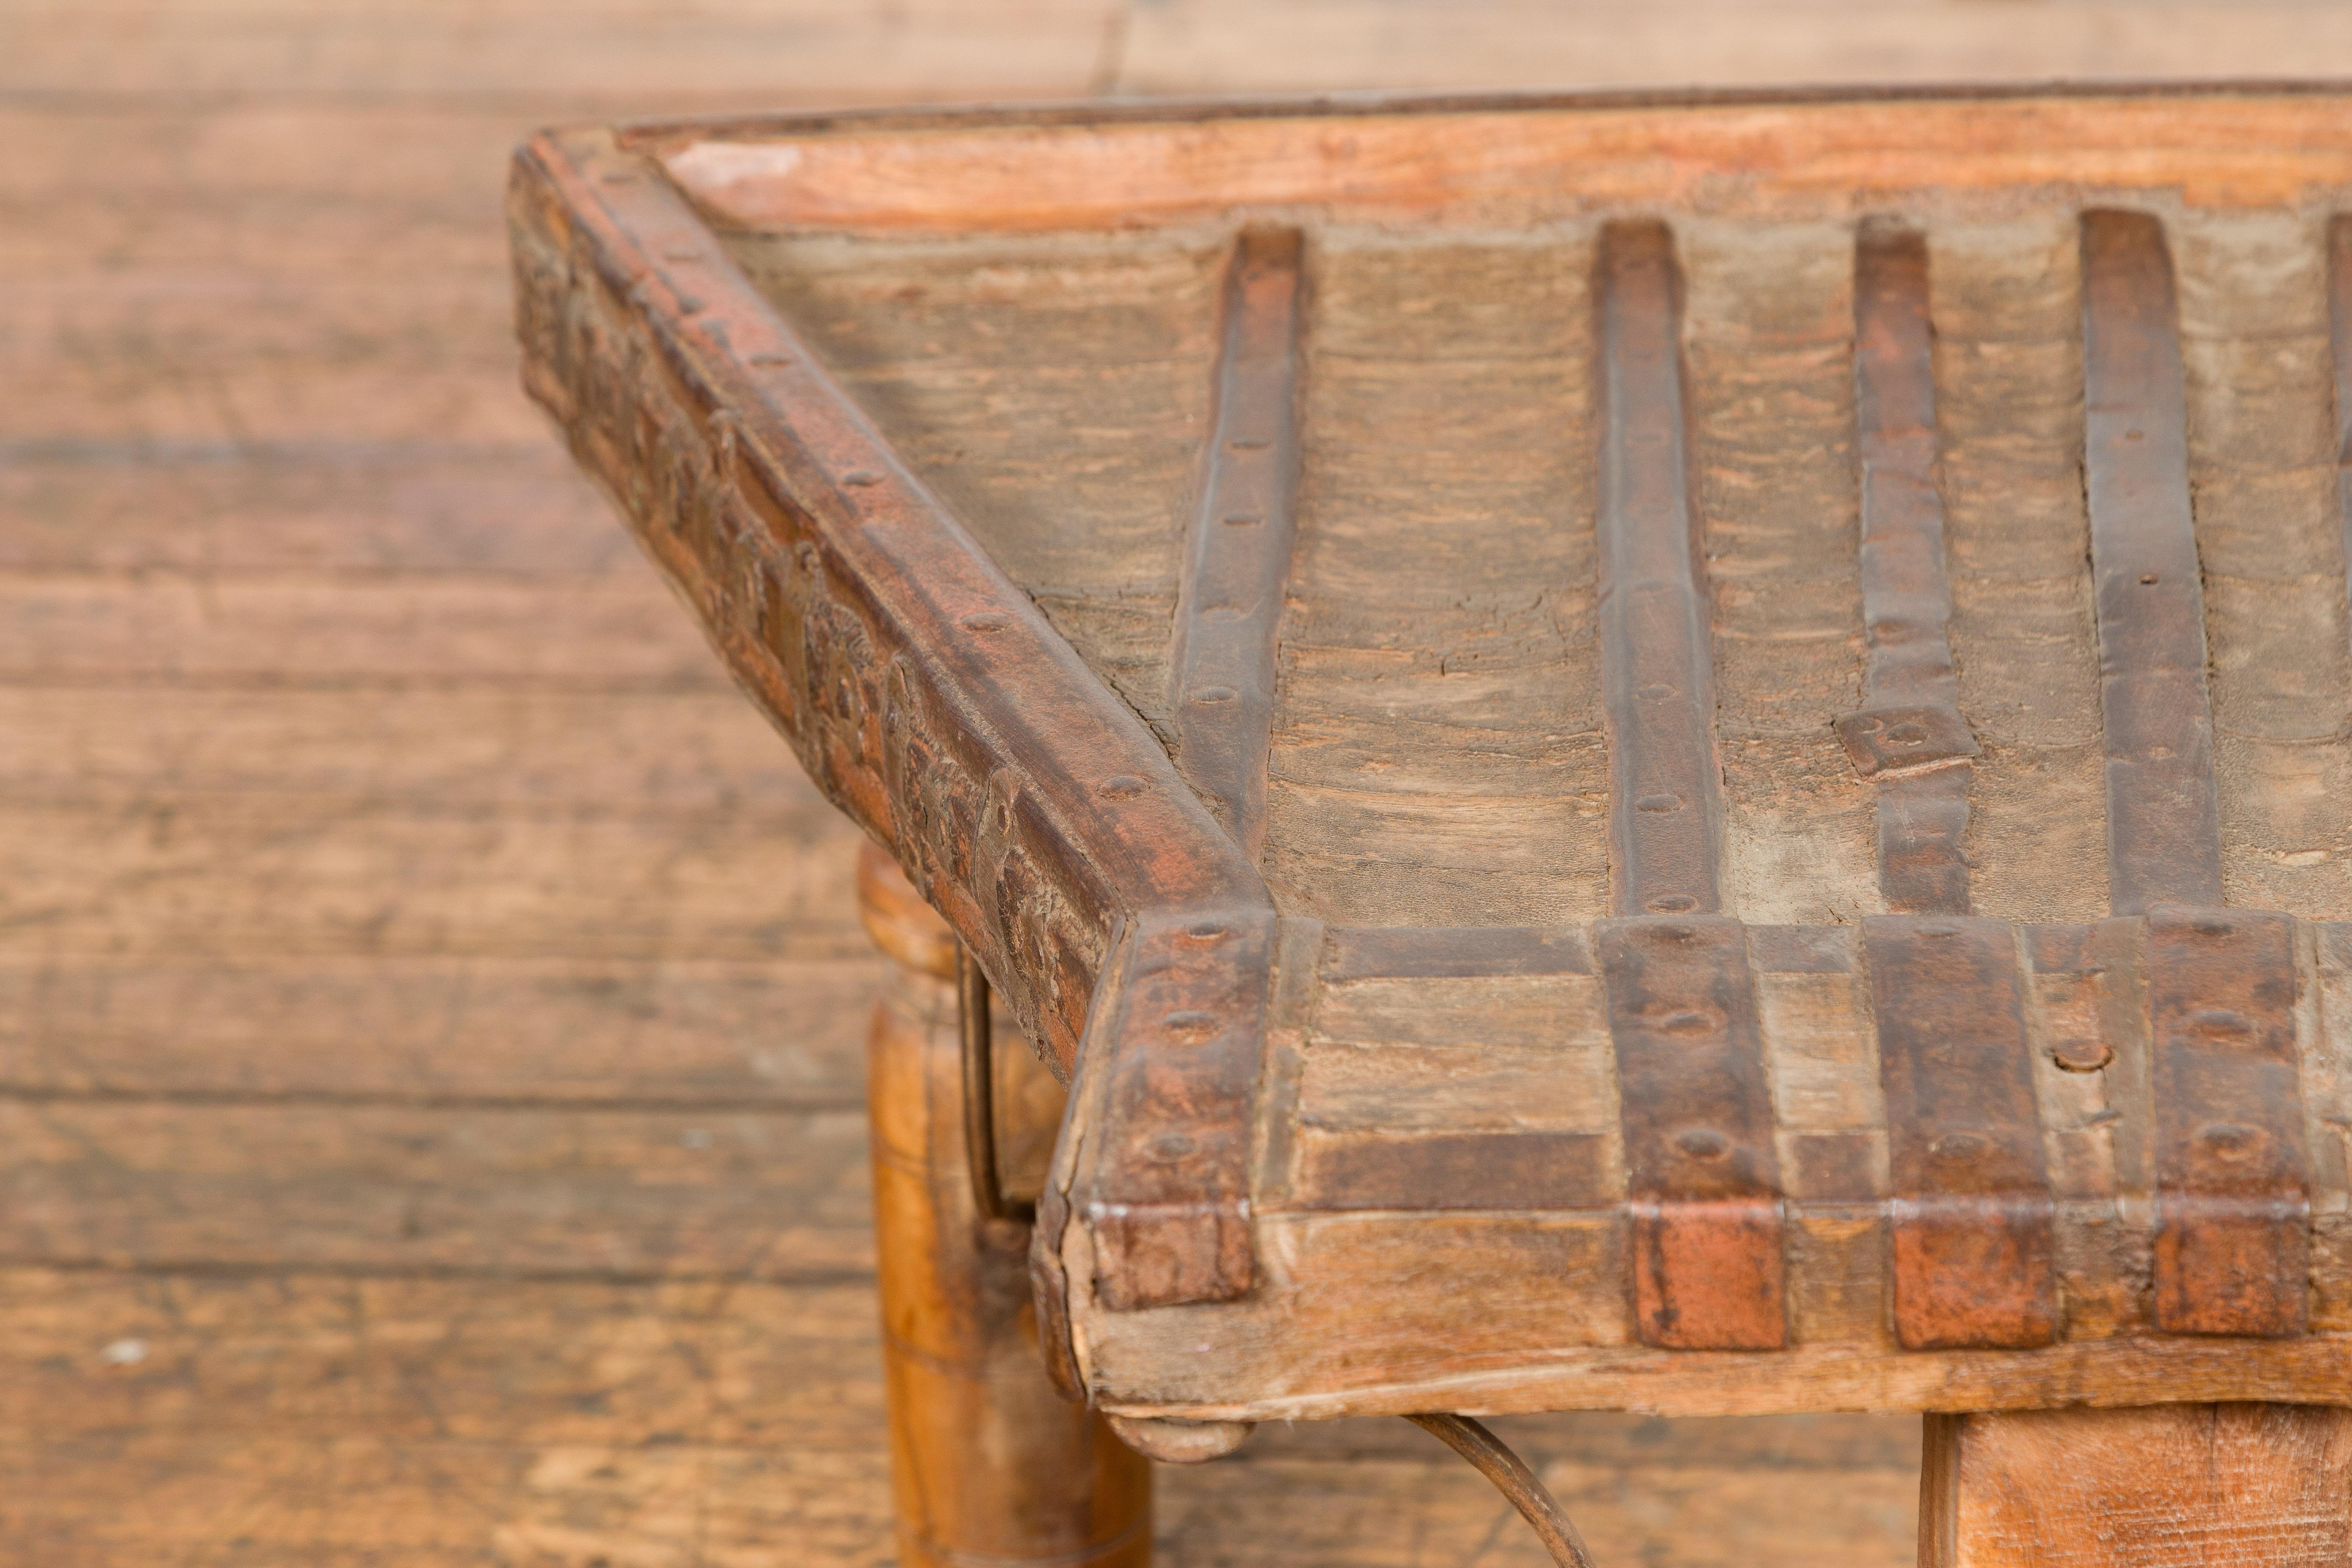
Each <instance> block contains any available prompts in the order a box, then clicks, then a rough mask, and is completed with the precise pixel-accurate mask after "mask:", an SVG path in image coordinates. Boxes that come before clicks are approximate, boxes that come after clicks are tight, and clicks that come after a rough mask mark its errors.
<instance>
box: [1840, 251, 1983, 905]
mask: <svg viewBox="0 0 2352 1568" xmlns="http://www.w3.org/2000/svg"><path fill="white" fill-rule="evenodd" d="M1853 265H1854V284H1853V308H1854V355H1853V375H1854V412H1855V416H1856V425H1857V426H1858V435H1859V437H1860V439H1859V447H1860V453H1859V456H1860V458H1861V462H1862V551H1861V557H1862V601H1863V617H1864V624H1865V626H1866V628H1867V633H1868V637H1869V640H1870V658H1869V662H1868V664H1867V665H1866V666H1865V668H1864V676H1863V703H1864V706H1863V708H1862V709H1861V710H1858V711H1856V712H1854V713H1853V714H1850V715H1844V716H1841V717H1840V719H1839V720H1838V729H1839V732H1840V734H1841V736H1842V737H1843V739H1844V741H1845V743H1846V748H1847V750H1848V752H1851V753H1852V754H1853V760H1854V764H1855V768H1856V771H1858V772H1859V773H1862V774H1863V776H1864V777H1865V778H1874V779H1877V780H1879V781H1880V782H1879V785H1878V881H1879V889H1880V890H1881V891H1882V892H1883V893H1884V894H1885V897H1886V902H1887V907H1888V908H1889V909H1890V910H1895V911H1897V912H1900V913H1944V914H1961V915H1964V914H1967V913H1968V912H1969V865H1968V858H1967V855H1968V820H1969V776H1970V770H1969V763H1968V759H1969V758H1970V757H1973V756H1975V755H1976V754H1977V752H1978V746H1977V742H1976V737H1975V736H1974V735H1973V734H1971V733H1970V732H1969V727H1968V721H1966V720H1965V719H1963V718H1962V717H1961V716H1960V712H1959V708H1958V702H1959V681H1958V678H1957V677H1956V676H1955V674H1954V672H1953V669H1952V647H1951V641H1950V638H1949V637H1948V635H1947V632H1946V626H1947V624H1948V622H1949V620H1950V618H1951V611H1952V595H1951V589H1950V586H1949V584H1948V582H1947V581H1946V578H1945V575H1944V507H1943V501H1942V499H1941V498H1940V497H1939V496H1938V495H1937V489H1936V458H1937V427H1936V380H1935V363H1934V344H1933V340H1932V338H1931V335H1930V331H1929V327H1928V320H1929V308H1928V294H1927V240H1926V239H1925V237H1923V236H1921V235H1920V234H1919V233H1918V232H1917V231H1916V230H1912V229H1895V228H1890V227H1884V226H1882V227H1878V228H1865V229H1864V231H1863V234H1862V237H1861V239H1860V240H1859V241H1858V242H1857V244H1856V245H1855V247H1854V264H1853Z"/></svg>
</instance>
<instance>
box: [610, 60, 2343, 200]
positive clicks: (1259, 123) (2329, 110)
mask: <svg viewBox="0 0 2352 1568" xmlns="http://www.w3.org/2000/svg"><path fill="white" fill-rule="evenodd" d="M1449 118H1451V119H1452V120H1453V121H1454V124H1453V125H1452V126H1451V127H1450V128H1449V127H1448V126H1447V125H1446V124H1445V123H1444V122H1445V121H1447V120H1448V119H1449ZM1343 124H1344V125H1345V126H1346V128H1347V130H1346V133H1345V134H1344V135H1343V134H1339V133H1338V131H1337V127H1339V126H1340V125H1343ZM631 134H632V137H633V142H632V144H633V145H635V146H638V147H642V148H644V149H646V151H648V152H649V153H653V154H654V155H656V157H658V158H659V159H660V160H661V161H662V163H664V166H665V167H666V168H667V169H668V171H669V172H670V174H671V175H672V176H673V177H674V178H676V179H677V180H678V181H679V183H680V184H681V186H682V187H683V188H685V189H687V190H688V192H689V194H690V195H692V196H693V198H694V199H695V201H696V202H697V203H698V204H699V205H701V206H702V208H703V209H704V210H705V211H706V212H708V213H709V214H710V215H711V216H712V219H713V222H714V223H715V224H717V225H718V226H720V227H722V228H726V229H730V230H739V231H747V232H765V231H778V230H790V229H801V228H813V229H819V230H835V231H840V232H854V233H873V234H908V235H913V234H942V233H976V232H991V233H1008V234H1009V233H1043V232H1046V231H1050V230H1085V229H1101V228H1107V227H1108V228H1121V227H1132V226H1150V225H1166V224H1173V223H1183V222H1217V221H1224V220H1225V219H1227V218H1229V217H1230V216H1231V215H1232V214H1233V213H1234V212H1235V211H1246V210H1257V211H1261V212H1264V213H1265V214H1266V215H1268V216H1284V215H1290V214H1295V213H1296V212H1297V211H1298V210H1300V209H1302V208H1313V209H1316V210H1318V211H1322V212H1325V213H1327V214H1329V215H1331V216H1338V217H1341V218H1355V219H1361V220H1371V221H1378V220H1381V219H1382V218H1392V217H1394V216H1397V215H1399V214H1410V215H1413V216H1416V217H1419V218H1424V219H1429V220H1433V221H1438V222H1471V223H1485V224H1497V223H1499V224H1517V223H1524V222H1528V221H1545V220H1548V219H1550V218H1557V217H1561V216H1570V215H1573V214H1578V213H1591V212H1595V211H1617V212H1624V211H1627V210H1629V209H1630V210H1636V211H1638V210H1642V209H1644V208H1654V207H1656V206H1657V205H1661V204H1664V205H1672V206H1675V207H1677V208H1687V209H1689V210H1694V211H1706V212H1714V213H1720V214H1726V215H1730V214H1748V215H1753V216H1771V215H1776V214H1778V215H1782V216H1807V215H1810V216H1815V217H1822V216H1847V215H1851V214H1854V213H1856V212H1857V211H1860V210H1865V209H1866V208H1868V207H1869V206H1872V205H1877V206H1890V205H1891V206H1901V205H1904V204H1906V202H1910V201H1914V200H1919V201H1938V202H1948V201H1951V200H1955V199H1960V198H1961V197H1962V195H1963V194H1964V193H1970V192H1973V193H1976V194H1977V196H1978V197H1981V198H1983V199H1986V200H1990V201H1991V202H1992V203H1993V204H1994V205H1999V204H2000V200H2001V197H2002V195H2003V193H2006V192H2010V191H2013V190H2015V189H2018V188H2035V189H2052V188H2069V189H2072V190H2074V191H2075V192H2076V193H2077V194H2078V195H2081V196H2083V197H2084V198H2085V199H2087V200H2092V201H2107V202H2113V201H2116V200H2126V199H2129V197H2130V196H2131V195H2132V194H2134V193H2138V192H2143V191H2145V192H2162V193H2164V194H2165V196H2166V199H2179V200H2185V201H2186V202H2187V203H2188V204H2189V205H2276V204H2279V203H2283V202H2284V203H2292V202H2294V201H2296V200H2299V199H2301V198H2302V197H2303V196H2305V195H2307V194H2308V193H2309V192H2311V191H2312V190H2314V189H2316V188H2321V187H2328V186H2336V185H2341V184H2344V183H2345V181H2346V180H2347V178H2352V93H2347V91H2345V90H2344V89H2340V88H2339V89H2335V90H2333V91H2331V90H2329V89H2326V88H2324V87H2320V86H2318V85H2316V84H2314V85H2311V86H2307V87H2302V88H2299V89H2293V90H2272V89H2268V88H2266V87H2263V86H2261V85H2256V84H2248V83H2242V82H2241V83H2225V84H2214V85H2210V86H2208V87H2206V88H2204V89H2202V90H2201V92H2200V91H2199V90H2196V89H2174V88H2172V87H2170V86H2168V87H2167V88H2166V89H2165V90H2163V91H2162V92H2154V91H2149V90H2147V89H2134V88H2129V87H2119V88H2115V89H2105V88H2099V87H2088V86H2075V87H2070V88H2059V89H2019V90H2012V91H2003V92H1979V91H1974V90H1970V89H1942V90H1940V91H1937V90H1928V91H1922V92H1916V93H1907V94H1899V95H1874V94H1871V93H1866V92H1842V91H1833V90H1832V91H1816V92H1801V93H1792V94H1784V95H1777V96H1776V95H1769V94H1724V95H1701V96H1696V97H1686V98H1678V97H1674V96H1663V95H1662V96H1645V95H1631V96H1622V95H1619V96H1612V95H1590V96H1581V97H1566V98H1537V99H1524V98H1491V99H1478V98H1455V99H1447V100H1381V99H1369V100H1359V101H1345V100H1263V101H1256V102H1252V103H1234V104H1202V105H1194V106H1192V107H1191V108H1190V110H1185V109H1183V108H1181V107H1177V108H1162V107H1160V106H1154V108H1153V110H1152V111H1150V112H1129V113H1118V112H1110V111H1107V110H1095V111H1093V112H1091V113H1089V112H1085V111H1070V112H1063V113H1037V114H1024V113H1021V112H1005V113H1001V114H994V115H989V114H969V113H968V114H963V115H952V114H950V115H943V116H939V117H934V118H931V119H928V120H926V119H923V118H920V117H904V116H901V117H897V118H894V119H887V120H876V121H856V120H853V119H849V118H845V117H820V118H816V119H803V120H799V121H793V120H780V121H762V122H756V123H753V122H722V123H720V124H719V125H715V126H711V127H706V128H702V129H700V130H696V129H693V128H690V127H687V126H683V125H679V124H675V123H674V124H672V125H669V126H667V127H646V128H641V129H639V130H638V131H636V132H632V133H631Z"/></svg>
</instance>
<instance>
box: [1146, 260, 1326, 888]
mask: <svg viewBox="0 0 2352 1568" xmlns="http://www.w3.org/2000/svg"><path fill="white" fill-rule="evenodd" d="M1300 251H1301V241H1300V237H1299V234H1298V231H1297V229H1250V230H1246V231H1244V233H1243V235H1242V236H1241V237H1240V238H1239V239H1238V240H1237V241H1235V242H1234V253H1233V258H1232V260H1231V262H1230V263H1229V264H1228V265H1227V268H1226V271H1225V286H1224V318H1223V351H1222V353H1220V355H1219V358H1218V362H1217V386H1216V398H1215V413H1214V415H1213V417H1212V419H1211V423H1210V432H1209V443H1208V448H1207V450H1206V451H1205V452H1204V453H1203V455H1202V472H1201V482H1200V494H1199V497H1198V500H1197V501H1196V503H1195V505H1194V507H1193V510H1192V523H1191V526H1190V529H1189V531H1188V532H1187V536H1186V542H1185V550H1184V578H1183V582H1182V584H1181V586H1180V587H1179V589H1178V591H1177V599H1176V629H1175V637H1174V644H1173V647H1172V648H1171V655H1170V659H1169V679H1170V680H1171V682H1172V684H1173V689H1172V690H1171V692H1170V697H1171V710H1172V711H1173V713H1174V716H1175V726H1176V765H1177V767H1178V769H1179V770H1180V771H1181V772H1182V773H1183V774H1184V777H1185V779H1186V780H1187V782H1189V783H1190V784H1192V787H1193V788H1194V789H1196V790H1198V791H1200V793H1201V797H1202V800H1204V801H1206V802H1207V803H1208V806H1209V810H1210V811H1211V812H1212V813H1213V815H1214V816H1216V818H1217V819H1218V821H1220V822H1222V823H1223V825H1224V827H1225V831H1226V832H1228V833H1230V834H1232V835H1233V837H1234V842H1235V843H1237V844H1239V845H1240V846H1241V847H1242V852H1243V853H1244V854H1245V855H1247V856H1249V857H1250V858H1252V859H1255V858H1256V857H1257V854H1258V852H1259V850H1260V849H1261V848H1262V847H1264V845H1265V764H1266V743H1267V734H1268V729H1269V726H1270V725H1271V724H1272V722H1273V718H1274V679H1275V634H1276V628H1277V627H1278V626H1279V625H1280V623H1281V620H1282V600H1283V584H1285V583H1286V582H1287V581H1288V579H1289V576H1290V548H1291V542H1292V539H1293V538H1294V537H1295V535H1296V531H1297V525H1296V521H1295V516H1294V513H1295V501H1296V497H1297V489H1298V418H1297V395H1298V354H1299V330H1300V329H1299V318H1300V313H1301V312H1300V305H1301V298H1300V296H1301V292H1302V290H1301V286H1300V274H1299V258H1300Z"/></svg>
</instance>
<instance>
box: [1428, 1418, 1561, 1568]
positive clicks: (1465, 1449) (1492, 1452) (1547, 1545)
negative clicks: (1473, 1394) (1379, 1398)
mask: <svg viewBox="0 0 2352 1568" xmlns="http://www.w3.org/2000/svg"><path fill="white" fill-rule="evenodd" d="M1405 1419H1406V1420H1408V1421H1410V1422H1412V1424H1413V1425H1414V1426H1418V1427H1420V1428H1421V1429H1422V1430H1423V1431H1424V1432H1427V1433H1430V1434H1431V1435H1433V1436H1435V1437H1436V1438H1437V1440H1438V1441H1439V1442H1441V1443H1444V1445H1445V1446H1446V1447H1449V1448H1451V1449H1453V1450H1454V1452H1455V1453H1457V1454H1459V1455H1461V1456H1462V1457H1463V1458H1465V1459H1467V1460H1469V1461H1470V1463H1471V1465H1472V1466H1473V1467H1474V1468H1475V1469H1476V1470H1477V1472H1478V1473H1479V1474H1480V1475H1482V1476H1484V1477H1486V1479H1488V1480H1490V1481H1492V1482H1494V1483H1495V1489H1496V1491H1499V1492H1501V1493H1502V1494H1503V1495H1504V1496H1505V1497H1507V1498H1508V1499H1510V1500H1511V1506H1512V1507H1513V1508H1516V1509H1517V1510H1519V1517H1520V1518H1521V1519H1524V1520H1526V1521H1528V1523H1529V1524H1530V1525H1532V1526H1534V1527H1535V1532H1536V1538H1537V1539H1538V1541H1541V1542H1543V1543H1544V1550H1545V1551H1547V1552H1550V1553H1551V1560H1552V1561H1553V1562H1554V1563H1559V1565H1560V1568H1593V1563H1592V1553H1591V1552H1587V1551H1586V1550H1585V1549H1584V1538H1583V1537H1581V1536H1580V1535H1578V1534H1577V1533H1576V1526H1574V1525H1573V1524H1570V1522H1569V1521H1568V1515H1567V1513H1566V1512H1564V1511H1563V1510H1561V1508H1560V1506H1559V1499H1557V1498H1555V1497H1553V1496H1552V1495H1551V1492H1550V1490H1549V1489H1547V1488H1546V1487H1545V1486H1544V1484H1543V1482H1541V1481H1539V1480H1538V1479H1536V1473H1535V1472H1534V1471H1533V1470H1531V1469H1529V1468H1528V1465H1527V1461H1526V1460H1525V1459H1522V1458H1519V1457H1518V1456H1517V1454H1514V1453H1512V1452H1511V1449H1510V1445H1508V1444H1507V1443H1505V1442H1504V1441H1503V1440H1502V1439H1501V1438H1500V1437H1497V1436H1495V1435H1494V1434H1493V1433H1492V1432H1489V1431H1487V1430H1486V1427H1484V1426H1480V1425H1479V1424H1478V1423H1477V1422H1475V1421H1473V1420H1471V1419H1470V1417H1468V1416H1467V1415H1408V1416H1406V1417H1405Z"/></svg>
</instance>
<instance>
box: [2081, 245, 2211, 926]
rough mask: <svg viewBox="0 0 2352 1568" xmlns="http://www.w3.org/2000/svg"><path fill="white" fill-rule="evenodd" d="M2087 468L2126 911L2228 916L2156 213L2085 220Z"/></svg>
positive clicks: (2112, 881)
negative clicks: (2188, 910) (2176, 907)
mask: <svg viewBox="0 0 2352 1568" xmlns="http://www.w3.org/2000/svg"><path fill="white" fill-rule="evenodd" d="M2083 395H2084V479H2085V482H2086V485H2087V488H2088V492H2089V497H2090V506H2091V567H2092V574H2093V577H2094V579H2095V588H2096V593H2097V602H2098V616H2099V702H2100V709H2101V712H2102V717H2103V718H2104V721H2105V728H2106V750H2107V877H2108V886H2109V889H2110V895H2111V897H2112V900H2113V902H2114V906H2115V911H2116V913H2117V914H2119V915H2136V914H2145V913H2146V912H2147V910H2151V909H2153V908H2155V907H2156V906H2157V905H2158V904H2186V905H2191V906H2196V907H2200V908H2202V907H2210V906H2218V905H2219V904H2221V902H2222V901H2223V900H2222V894H2221V806H2220V801H2219V795H2218V793H2217V790H2216V786H2215V784H2214V775H2213V715H2212V709H2211V706H2210V703H2209V701H2208V700H2207V695H2206V689H2205V597H2204V590H2203V588H2202V586H2201V585H2200V581H2199V576H2198V566H2197V538H2196V532H2195V529H2194V526H2193V523H2192V521H2191V518H2190V513H2189V446H2188V439H2189V438H2188V416H2187V412H2186V403H2185V394H2184V392H2183V388H2182V374H2181V363H2180V329H2179V320H2178V313H2177V308H2176V305H2175V301H2174V298H2173V283H2172V257H2171V253H2170V251H2169V250H2168V248H2167V247H2166V245H2165V239H2164V230H2163V228H2162V226H2160V225H2158V222H2157V220H2156V219H2155V218H2153V217H2150V216H2147V215H2145V214H2141V213H2122V212H2093V213H2085V214H2084V215H2083Z"/></svg>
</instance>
